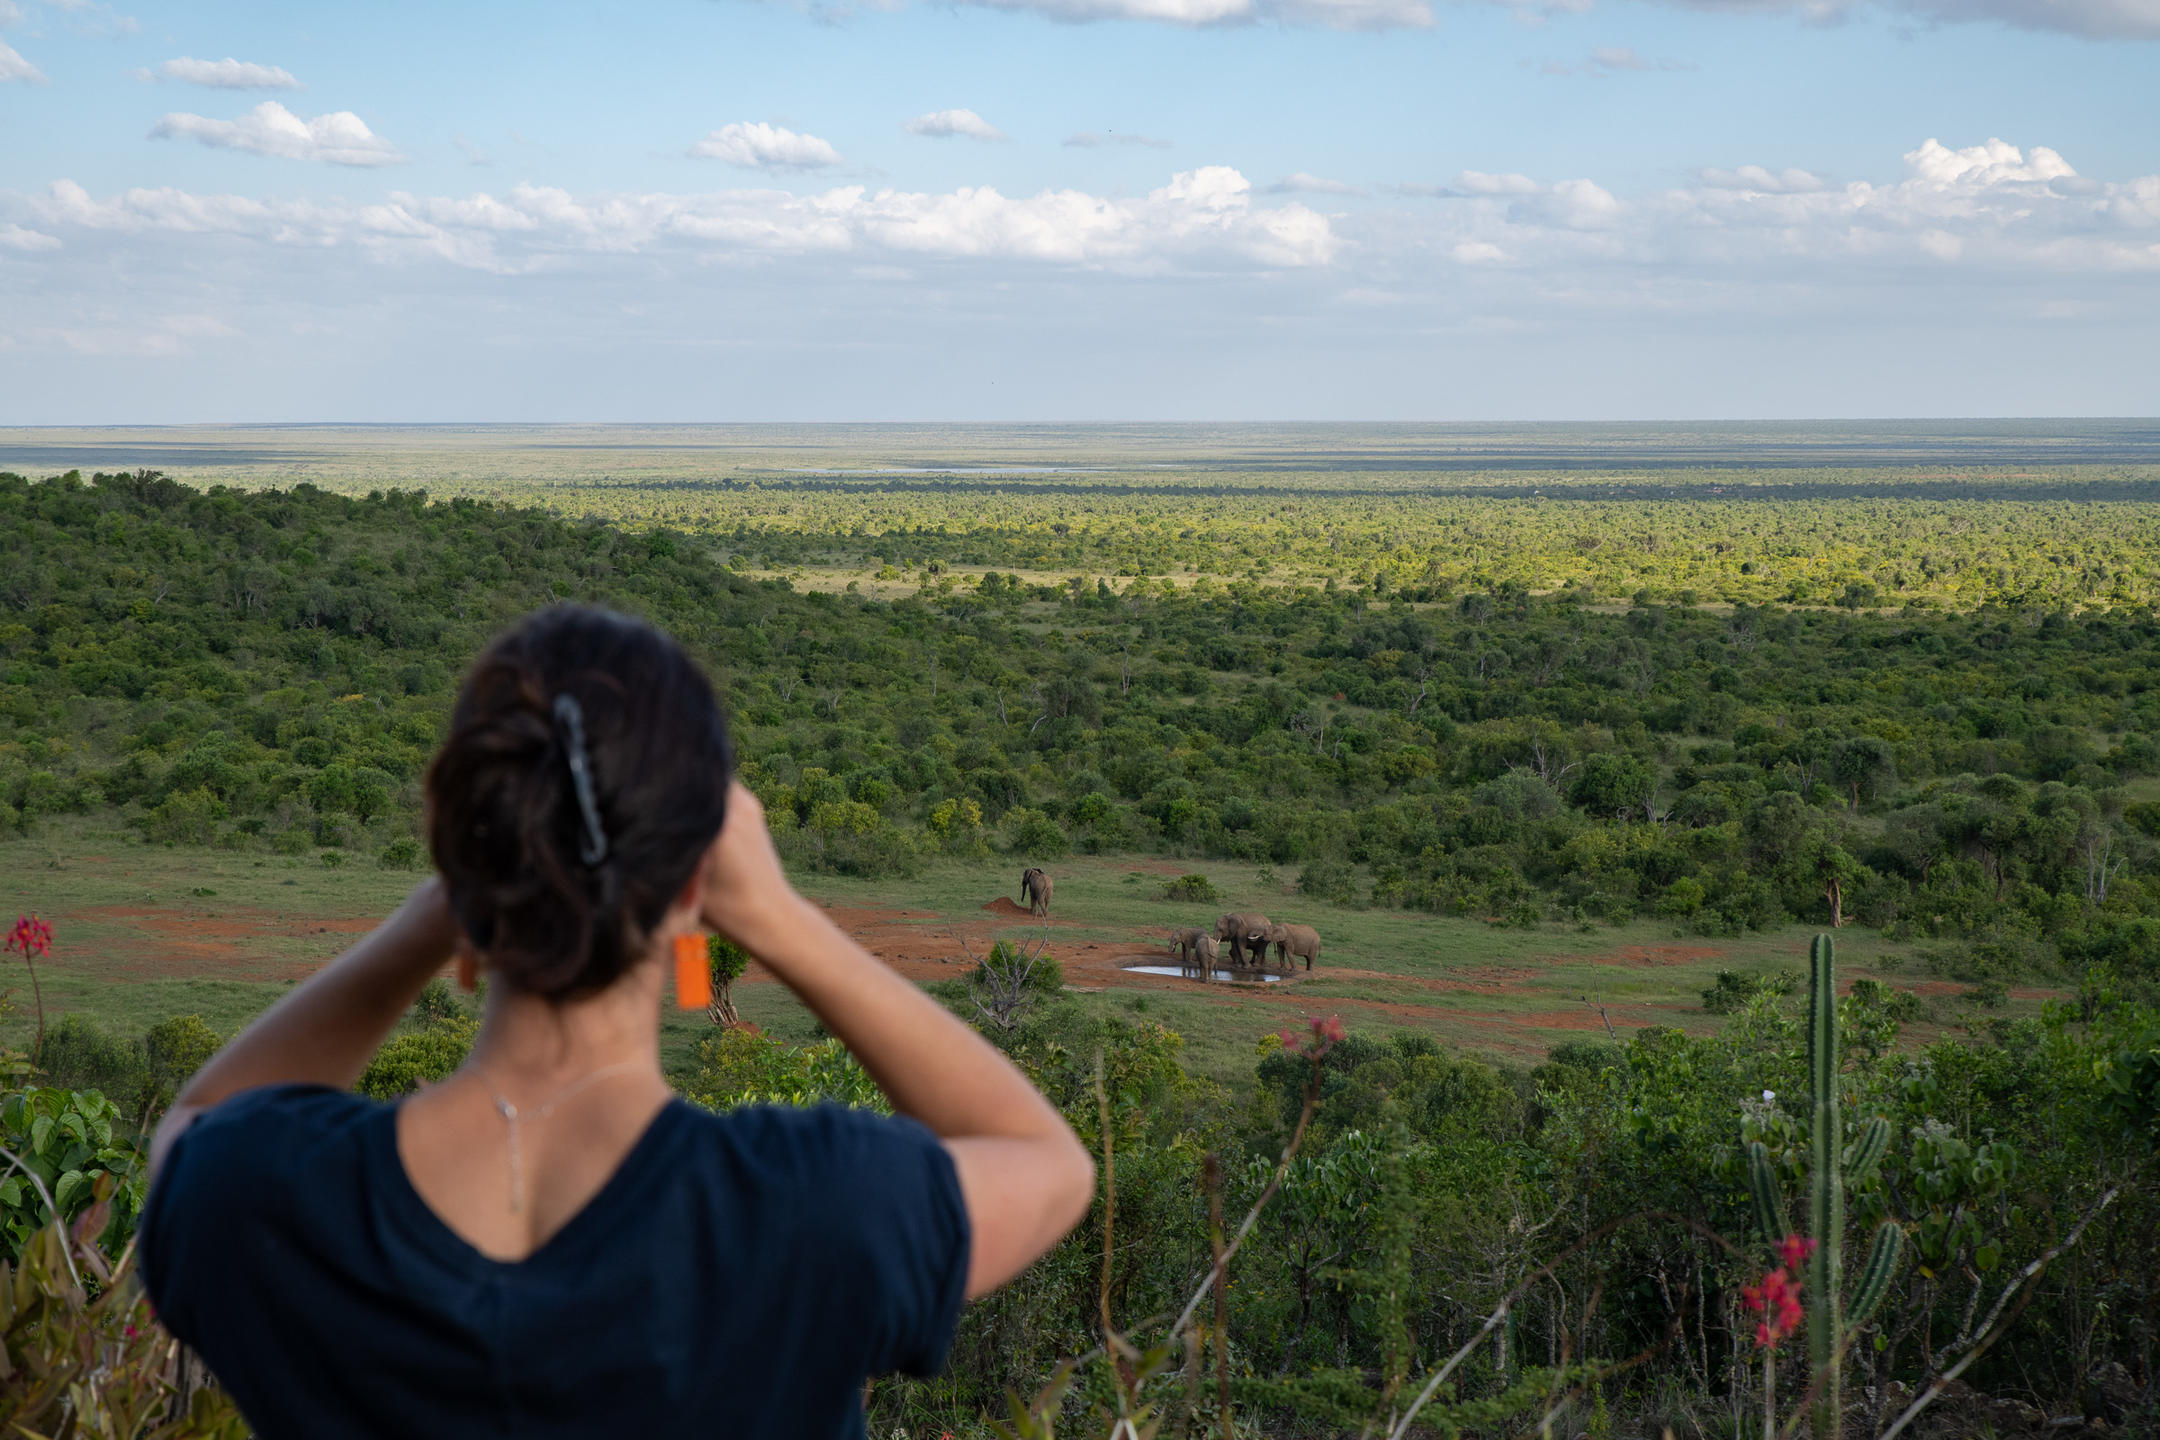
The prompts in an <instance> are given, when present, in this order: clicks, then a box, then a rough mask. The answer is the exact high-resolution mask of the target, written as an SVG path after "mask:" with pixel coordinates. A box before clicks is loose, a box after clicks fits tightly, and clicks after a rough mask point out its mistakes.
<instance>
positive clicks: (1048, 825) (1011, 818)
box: [1005, 805, 1072, 860]
mask: <svg viewBox="0 0 2160 1440" xmlns="http://www.w3.org/2000/svg"><path fill="white" fill-rule="evenodd" d="M1005 830H1006V834H1007V835H1008V836H1009V837H1010V838H1011V843H1010V845H1009V846H1008V847H1007V848H1009V849H1010V850H1011V851H1012V852H1013V853H1014V854H1015V855H1017V856H1019V857H1020V858H1021V859H1023V860H1058V859H1062V858H1063V857H1064V856H1066V855H1069V854H1071V853H1072V842H1071V841H1070V840H1068V839H1066V838H1065V832H1064V831H1063V830H1062V829H1060V828H1059V827H1058V823H1057V821H1055V820H1053V819H1051V818H1050V817H1049V816H1048V815H1045V814H1044V813H1043V812H1042V811H1040V810H1031V809H1029V808H1027V807H1026V806H1024V805H1022V806H1017V807H1015V808H1014V809H1012V810H1009V811H1007V812H1006V813H1005Z"/></svg>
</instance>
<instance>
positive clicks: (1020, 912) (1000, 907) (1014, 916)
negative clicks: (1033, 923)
mask: <svg viewBox="0 0 2160 1440" xmlns="http://www.w3.org/2000/svg"><path fill="white" fill-rule="evenodd" d="M982 908H983V909H985V910H987V911H989V912H990V913H991V914H993V915H1002V916H1003V917H1005V918H1006V919H1008V920H1032V919H1034V918H1035V912H1034V911H1032V910H1030V909H1028V908H1027V906H1025V905H1021V904H1018V903H1016V902H1014V901H1011V900H1008V899H1006V898H1005V897H1004V896H1003V895H1000V896H998V898H997V899H995V900H992V901H991V902H990V903H989V904H987V905H985V906H983V907H982Z"/></svg>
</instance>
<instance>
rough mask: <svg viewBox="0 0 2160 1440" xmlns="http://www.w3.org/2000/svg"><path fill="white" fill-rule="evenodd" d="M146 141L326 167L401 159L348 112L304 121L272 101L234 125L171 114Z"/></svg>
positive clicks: (398, 161) (397, 161) (386, 143)
mask: <svg viewBox="0 0 2160 1440" xmlns="http://www.w3.org/2000/svg"><path fill="white" fill-rule="evenodd" d="M150 135H151V138H152V139H174V138H178V137H183V136H184V137H188V138H192V139H195V140H199V141H201V142H202V143H203V144H205V145H210V146H214V147H216V148H218V149H221V150H241V151H245V152H246V153H248V154H250V155H272V156H276V157H278V158H279V159H283V160H319V161H322V162H323V163H325V164H329V165H357V166H375V165H396V164H399V163H400V162H402V161H403V160H404V158H405V157H404V156H403V155H400V154H399V153H398V151H397V147H396V146H395V145H392V144H391V143H390V142H389V141H388V140H385V139H383V138H382V137H381V136H380V135H377V134H375V133H374V132H373V131H372V130H369V129H368V127H367V122H366V121H364V120H362V119H361V118H360V117H359V116H358V115H355V114H353V112H352V111H350V110H338V111H333V112H332V113H330V114H328V115H318V116H316V117H315V118H314V119H312V120H303V119H301V118H300V117H299V116H298V115H295V114H293V113H292V111H290V110H287V109H286V108H285V107H284V106H283V105H280V104H278V102H277V101H275V100H265V101H263V103H262V104H260V105H257V106H256V107H255V108H254V109H253V110H250V111H248V112H247V113H246V114H245V115H242V116H241V117H240V118H239V119H237V120H212V119H208V118H206V117H205V116H201V115H189V114H185V113H181V112H175V113H174V114H171V115H167V116H166V117H165V118H164V119H163V120H160V121H158V123H157V126H156V128H155V129H153V130H151V132H150Z"/></svg>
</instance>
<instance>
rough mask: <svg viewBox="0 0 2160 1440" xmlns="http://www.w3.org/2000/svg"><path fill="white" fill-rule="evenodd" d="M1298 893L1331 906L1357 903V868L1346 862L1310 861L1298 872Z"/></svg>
mask: <svg viewBox="0 0 2160 1440" xmlns="http://www.w3.org/2000/svg"><path fill="white" fill-rule="evenodd" d="M1297 886H1298V893H1299V894H1300V895H1310V896H1312V897H1313V898H1314V899H1316V900H1325V901H1327V902H1328V903H1329V904H1331V905H1351V904H1355V903H1356V902H1357V867H1356V866H1354V865H1352V864H1351V863H1350V862H1349V861H1347V860H1312V861H1308V862H1307V863H1306V865H1305V868H1304V869H1303V870H1300V871H1299V872H1298V880H1297Z"/></svg>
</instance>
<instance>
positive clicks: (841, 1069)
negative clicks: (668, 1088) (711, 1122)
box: [675, 1027, 892, 1113]
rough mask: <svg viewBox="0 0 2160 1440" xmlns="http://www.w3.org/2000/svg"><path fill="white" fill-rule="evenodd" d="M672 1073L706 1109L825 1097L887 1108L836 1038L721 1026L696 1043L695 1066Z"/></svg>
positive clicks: (808, 1102)
mask: <svg viewBox="0 0 2160 1440" xmlns="http://www.w3.org/2000/svg"><path fill="white" fill-rule="evenodd" d="M675 1078H676V1080H677V1088H679V1089H680V1090H681V1091H682V1093H683V1096H684V1098H686V1099H688V1100H690V1101H691V1102H692V1103H694V1104H698V1105H703V1106H704V1107H705V1108H706V1109H708V1110H732V1109H733V1108H735V1107H736V1106H738V1105H816V1104H819V1103H821V1102H823V1101H827V1100H831V1101H836V1102H838V1103H839V1104H842V1105H853V1106H858V1107H864V1108H868V1109H873V1110H878V1111H883V1112H888V1113H889V1112H890V1111H891V1109H892V1107H891V1105H890V1103H889V1102H887V1101H886V1099H885V1094H884V1092H883V1091H881V1090H879V1089H878V1088H877V1083H876V1082H875V1081H873V1080H872V1079H871V1078H870V1072H869V1071H867V1070H865V1069H863V1068H862V1066H861V1065H860V1064H858V1063H857V1062H856V1060H855V1057H854V1056H852V1055H850V1054H849V1053H848V1051H847V1047H846V1046H845V1045H842V1044H841V1043H840V1042H839V1041H838V1040H826V1041H822V1042H820V1043H818V1044H815V1045H790V1044H788V1043H787V1042H786V1041H784V1040H776V1039H774V1038H773V1037H772V1036H770V1035H765V1034H762V1033H760V1032H758V1031H756V1030H751V1029H748V1028H745V1027H737V1028H734V1029H730V1030H723V1031H721V1032H720V1033H719V1034H718V1035H716V1036H714V1037H713V1038H712V1039H710V1040H706V1041H703V1042H702V1043H700V1044H699V1046H698V1048H697V1066H696V1068H695V1069H694V1070H692V1071H691V1072H690V1073H689V1074H688V1075H682V1076H677V1077H675Z"/></svg>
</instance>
